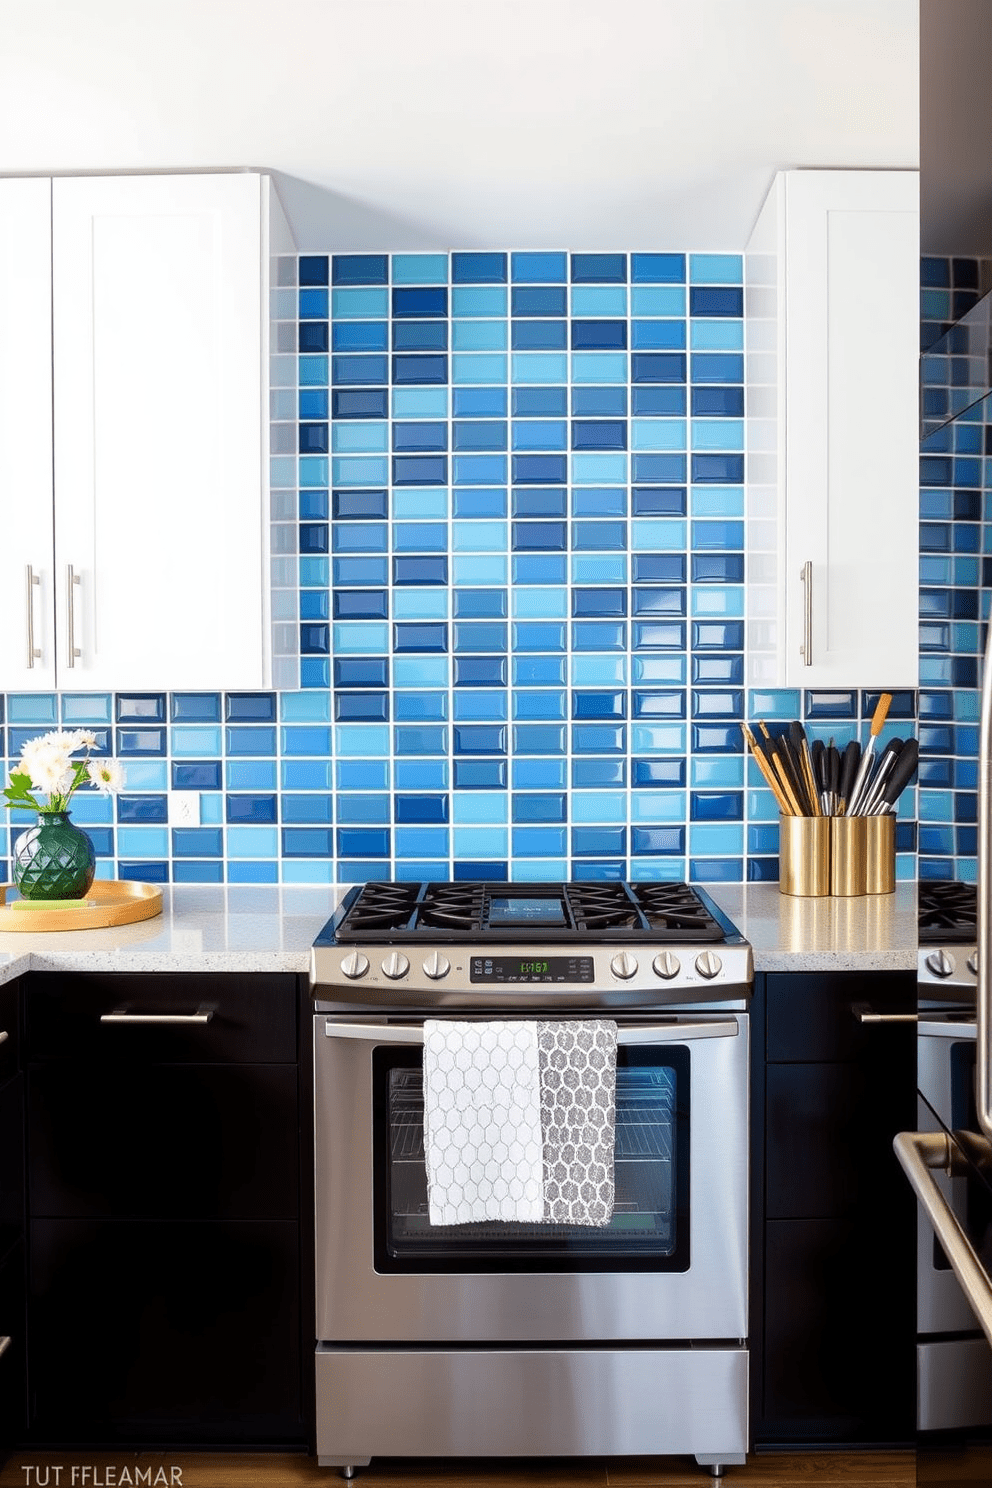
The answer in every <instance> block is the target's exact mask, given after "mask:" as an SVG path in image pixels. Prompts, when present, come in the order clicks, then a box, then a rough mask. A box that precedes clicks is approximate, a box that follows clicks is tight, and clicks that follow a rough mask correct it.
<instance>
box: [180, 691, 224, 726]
mask: <svg viewBox="0 0 992 1488" xmlns="http://www.w3.org/2000/svg"><path fill="white" fill-rule="evenodd" d="M170 703H171V712H172V721H173V723H219V722H220V693H219V692H174V693H172V694H171V696H170Z"/></svg>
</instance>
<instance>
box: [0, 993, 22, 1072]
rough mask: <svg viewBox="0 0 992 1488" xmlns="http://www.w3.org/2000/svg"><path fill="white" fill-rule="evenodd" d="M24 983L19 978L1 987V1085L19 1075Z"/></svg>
mask: <svg viewBox="0 0 992 1488" xmlns="http://www.w3.org/2000/svg"><path fill="white" fill-rule="evenodd" d="M22 986H23V982H22V981H21V980H20V978H18V979H17V980H16V981H13V982H5V983H4V985H3V986H2V987H0V1034H4V1035H5V1037H3V1038H0V1085H2V1084H3V1082H4V1081H5V1080H9V1079H10V1077H11V1075H15V1074H16V1073H17V1055H18V1046H19V1044H20V1036H19V1029H18V1007H19V1004H20V992H21V987H22Z"/></svg>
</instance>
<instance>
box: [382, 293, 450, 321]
mask: <svg viewBox="0 0 992 1488" xmlns="http://www.w3.org/2000/svg"><path fill="white" fill-rule="evenodd" d="M447 313H448V291H447V290H446V289H445V288H444V286H443V285H425V286H423V287H419V288H416V289H405V288H404V289H399V288H394V290H393V316H394V318H396V319H401V318H404V317H405V318H407V319H415V320H423V319H426V318H427V317H429V316H435V315H441V316H446V315H447Z"/></svg>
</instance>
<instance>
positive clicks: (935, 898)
mask: <svg viewBox="0 0 992 1488" xmlns="http://www.w3.org/2000/svg"><path fill="white" fill-rule="evenodd" d="M916 902H917V925H918V929H919V941H920V945H973V944H974V942H975V940H976V939H977V936H978V891H977V889H976V886H975V885H974V884H973V883H958V882H956V881H952V880H946V881H944V880H926V879H924V881H923V882H922V883H921V884H920V886H919V890H918V892H917V901H916Z"/></svg>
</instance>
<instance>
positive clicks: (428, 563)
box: [393, 557, 448, 584]
mask: <svg viewBox="0 0 992 1488" xmlns="http://www.w3.org/2000/svg"><path fill="white" fill-rule="evenodd" d="M447 582H448V560H447V558H441V557H436V558H435V557H413V558H394V559H393V583H394V584H446V583H447Z"/></svg>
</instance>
